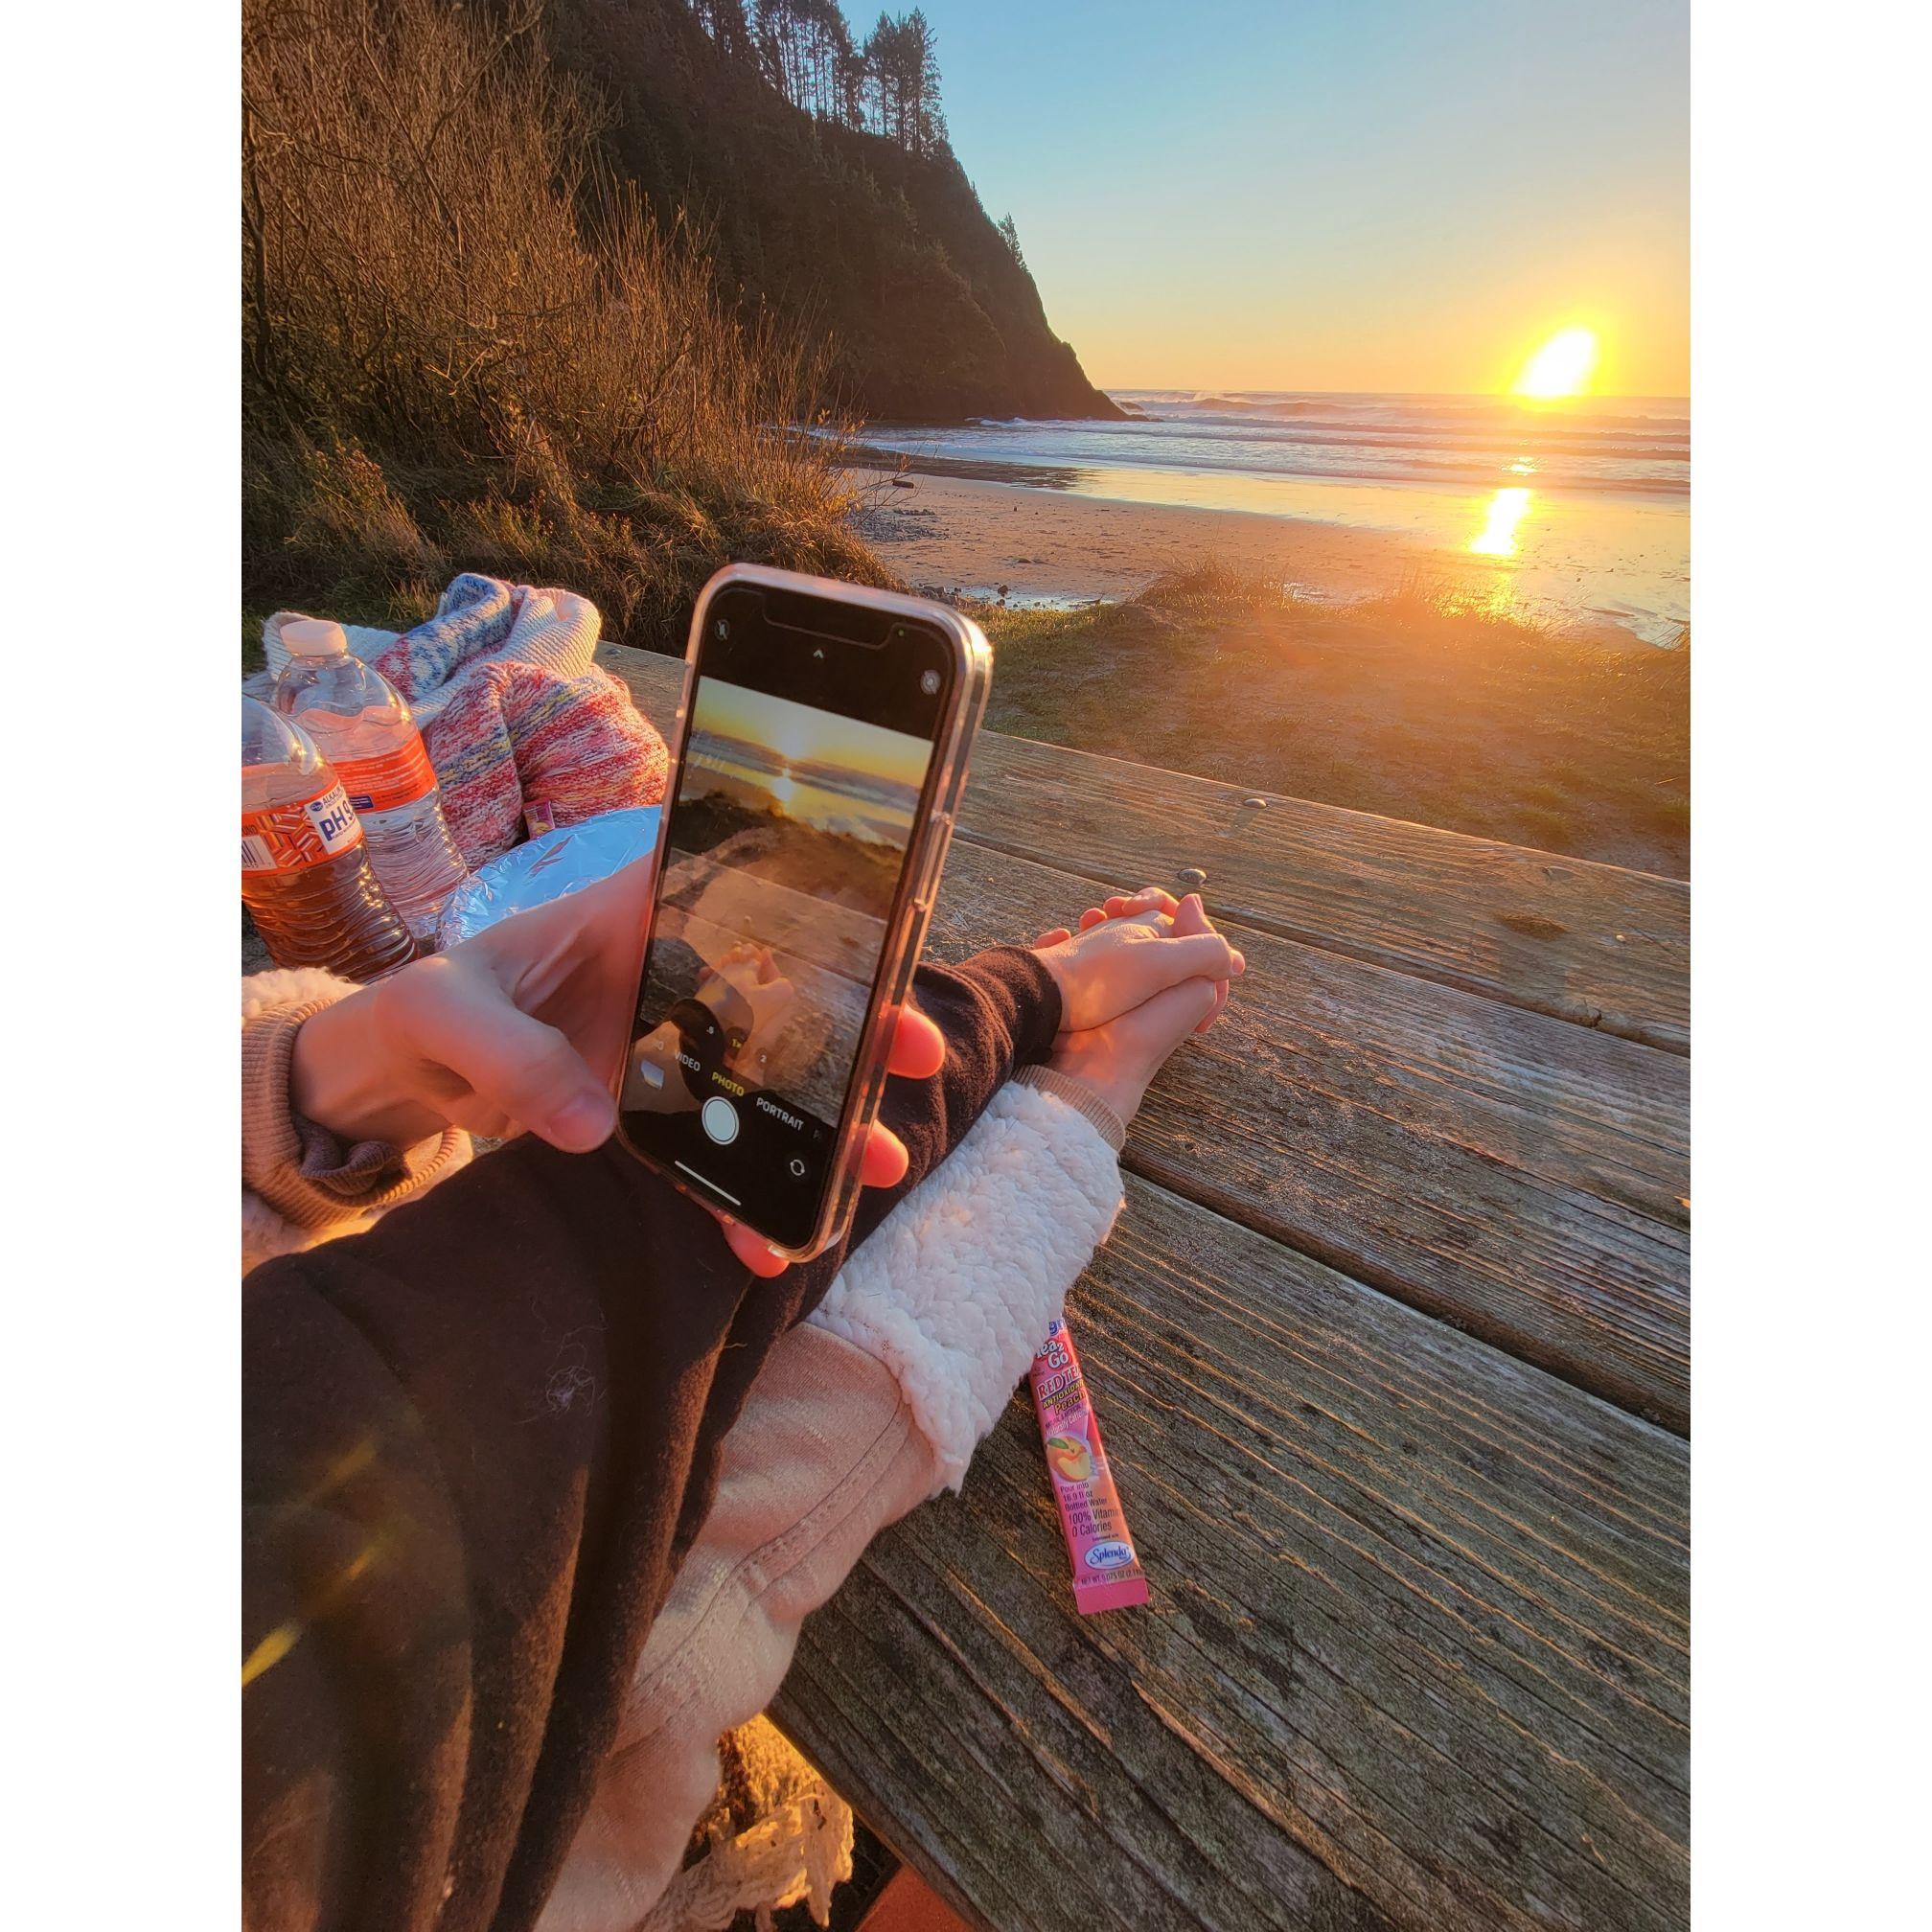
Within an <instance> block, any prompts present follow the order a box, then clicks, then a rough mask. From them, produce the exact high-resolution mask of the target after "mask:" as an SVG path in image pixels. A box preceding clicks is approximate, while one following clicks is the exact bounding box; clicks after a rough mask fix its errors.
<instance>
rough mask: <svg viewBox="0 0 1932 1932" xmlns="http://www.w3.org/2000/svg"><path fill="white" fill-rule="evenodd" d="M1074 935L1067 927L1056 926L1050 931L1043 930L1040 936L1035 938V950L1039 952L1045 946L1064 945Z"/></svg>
mask: <svg viewBox="0 0 1932 1932" xmlns="http://www.w3.org/2000/svg"><path fill="white" fill-rule="evenodd" d="M1072 936H1073V935H1072V933H1070V932H1069V931H1068V930H1067V929H1066V927H1064V926H1056V927H1054V928H1053V930H1052V931H1050V932H1043V933H1041V935H1040V936H1039V938H1037V939H1036V940H1034V942H1033V950H1034V951H1035V952H1036V953H1037V952H1038V951H1039V950H1040V949H1041V948H1042V947H1043V946H1060V945H1064V944H1065V943H1066V942H1067V941H1068V940H1069V939H1070V938H1072Z"/></svg>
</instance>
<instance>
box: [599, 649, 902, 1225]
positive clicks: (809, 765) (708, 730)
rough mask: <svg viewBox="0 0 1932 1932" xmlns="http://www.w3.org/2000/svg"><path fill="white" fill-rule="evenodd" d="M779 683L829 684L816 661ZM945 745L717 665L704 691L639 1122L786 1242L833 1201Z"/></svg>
mask: <svg viewBox="0 0 1932 1932" xmlns="http://www.w3.org/2000/svg"><path fill="white" fill-rule="evenodd" d="M719 655H724V654H722V653H721V654H719ZM872 655H873V656H874V657H875V659H876V657H877V655H878V654H877V653H874V654H872ZM793 658H794V659H795V660H796V662H797V664H798V665H800V666H802V665H805V664H810V663H811V662H812V661H813V660H812V653H811V652H810V650H809V649H802V648H801V649H800V650H798V651H795V652H794V653H793ZM727 661H728V660H727ZM818 661H819V662H820V663H821V664H822V662H823V657H822V654H821V656H820V658H819V660H818ZM865 668H867V669H872V670H875V671H878V670H883V667H881V666H878V665H876V664H874V665H871V666H867V667H865ZM921 676H922V674H920V673H918V672H917V671H914V672H913V673H912V677H913V679H914V680H915V681H914V683H913V685H912V689H913V690H915V691H916V690H917V689H918V688H919V686H918V681H917V680H918V679H919V678H921ZM923 679H924V683H925V686H926V691H925V697H926V699H927V700H928V702H923V703H920V704H919V705H918V706H917V709H918V710H919V711H929V712H930V711H931V710H933V709H935V708H936V707H934V706H932V705H931V702H930V700H931V696H932V693H933V691H934V689H935V688H936V684H937V679H936V678H934V677H933V676H932V674H931V672H930V671H929V672H926V673H924V674H923ZM770 681H776V682H791V683H793V686H794V688H803V689H805V690H808V691H809V690H812V689H814V688H815V687H814V686H813V684H812V682H811V681H810V678H809V674H806V673H804V672H803V671H802V669H799V670H794V671H793V675H792V676H791V677H790V678H772V679H771V680H770ZM832 681H833V682H834V683H839V682H846V681H849V673H848V675H847V677H845V678H839V676H838V675H837V674H836V673H835V674H834V677H833V679H832ZM894 681H896V680H895V679H892V678H883V677H882V678H876V679H874V680H868V682H870V683H871V684H872V688H874V689H875V690H877V689H878V688H879V687H880V686H881V685H882V684H883V685H889V684H891V683H892V682H894ZM826 695H831V693H830V692H828V693H827V694H826ZM873 708H879V707H878V706H877V704H876V702H875V705H874V707H873ZM905 722H908V723H911V722H914V721H913V719H911V718H907V719H906V720H905ZM929 728H930V726H929ZM931 752H932V747H931V741H930V737H929V736H920V735H914V734H913V733H912V732H910V731H905V730H898V729H893V728H890V727H889V726H887V725H884V724H875V723H872V722H870V721H869V720H867V719H864V718H861V717H853V716H848V715H844V714H843V713H841V712H840V711H838V710H832V709H827V708H825V707H823V706H822V705H817V704H813V703H810V702H806V701H801V699H800V698H799V697H797V696H783V695H780V694H779V693H777V692H774V691H770V690H760V689H753V688H751V687H749V686H748V685H747V684H742V683H737V682H733V681H731V680H730V679H728V678H719V677H713V676H710V675H708V673H707V674H706V675H704V676H703V677H701V680H700V682H699V684H698V687H697V692H696V696H695V699H694V701H693V707H692V715H691V723H690V728H689V733H688V736H687V739H686V743H685V755H684V761H683V765H682V768H681V771H680V776H679V780H678V796H677V800H676V802H675V805H674V807H673V810H672V816H671V825H670V832H669V837H668V839H667V849H666V853H665V861H664V863H665V878H664V885H663V889H662V891H661V892H660V894H659V898H658V909H657V916H656V920H655V925H654V927H653V930H652V935H651V950H650V955H649V959H648V961H647V964H646V968H645V974H644V983H643V991H642V994H641V996H640V999H639V1001H638V1012H637V1023H636V1026H635V1028H634V1029H633V1037H632V1044H631V1047H630V1052H629V1055H628V1058H627V1061H626V1065H625V1074H624V1087H623V1107H624V1110H625V1113H626V1116H627V1117H626V1123H625V1124H626V1129H627V1131H628V1132H629V1133H630V1134H631V1135H632V1138H633V1140H635V1141H636V1142H638V1144H640V1145H643V1146H645V1147H647V1148H649V1150H650V1151H652V1152H653V1153H655V1154H656V1155H658V1156H659V1158H661V1159H664V1160H667V1161H672V1162H674V1163H675V1164H676V1165H677V1166H678V1169H680V1170H681V1171H682V1172H683V1174H684V1175H685V1176H686V1177H687V1178H689V1179H691V1180H694V1181H696V1182H698V1183H699V1184H700V1191H701V1192H702V1193H703V1194H704V1195H705V1196H706V1197H707V1198H711V1199H715V1200H717V1201H719V1202H720V1204H721V1205H723V1206H724V1207H727V1209H730V1208H736V1209H738V1210H740V1211H741V1212H742V1214H743V1216H744V1218H746V1219H747V1220H748V1221H750V1222H751V1223H752V1224H753V1225H754V1226H756V1227H758V1228H759V1229H760V1230H761V1231H762V1232H765V1233H767V1234H769V1235H770V1236H772V1237H773V1238H775V1239H780V1240H784V1241H786V1242H787V1243H788V1244H789V1245H794V1246H795V1245H799V1244H802V1242H803V1241H804V1240H805V1238H806V1237H807V1235H808V1234H809V1233H810V1231H811V1228H812V1226H813V1224H814V1222H815V1220H816V1213H817V1209H818V1205H819V1199H820V1195H821V1193H822V1190H823V1186H824V1183H825V1180H826V1176H827V1173H828V1170H829V1167H830V1164H831V1161H832V1156H833V1152H834V1150H835V1148H836V1146H837V1144H838V1133H839V1118H840V1116H841V1115H842V1113H843V1111H844V1108H845V1104H846V1099H847V1090H848V1088H849V1087H850V1085H851V1084H852V1080H853V1075H854V1072H855V1064H856V1061H857V1057H858V1052H859V1045H860V1040H861V1038H862V1034H863V1031H864V1026H865V1018H866V1014H867V1011H868V1009H869V1007H870V1003H871V1000H872V995H873V988H874V982H875V980H876V978H877V977H878V973H879V968H880V963H881V960H882V957H883V955H884V953H885V938H886V932H887V930H888V925H889V921H890V918H891V913H892V908H893V904H894V901H895V898H896V896H897V893H898V889H899V880H900V874H901V871H902V869H903V866H904V862H905V858H906V853H907V849H908V845H909V844H910V841H911V838H912V831H913V827H914V824H915V823H916V822H917V816H918V813H919V810H920V801H921V797H922V794H923V790H924V786H925V781H926V774H927V768H928V765H929V763H930V762H931Z"/></svg>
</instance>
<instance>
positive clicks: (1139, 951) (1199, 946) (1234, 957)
mask: <svg viewBox="0 0 1932 1932" xmlns="http://www.w3.org/2000/svg"><path fill="white" fill-rule="evenodd" d="M1132 950H1133V953H1134V954H1135V964H1136V965H1137V966H1139V967H1141V969H1142V970H1143V971H1144V972H1145V973H1146V974H1147V975H1148V980H1147V984H1146V990H1145V991H1144V992H1143V993H1142V994H1141V996H1140V997H1141V998H1142V999H1143V1000H1144V999H1148V998H1151V997H1152V995H1154V994H1155V993H1158V992H1160V991H1161V989H1162V988H1164V987H1168V986H1173V985H1178V984H1179V983H1180V981H1182V980H1183V979H1234V978H1238V977H1240V975H1241V973H1242V972H1243V971H1244V969H1245V962H1244V961H1243V959H1242V957H1241V955H1240V954H1238V953H1237V952H1235V950H1234V949H1233V947H1231V946H1230V945H1229V943H1228V942H1227V940H1225V939H1224V938H1223V937H1222V936H1221V935H1220V933H1218V932H1189V933H1185V934H1182V933H1176V934H1175V935H1174V936H1173V937H1172V938H1170V939H1168V940H1166V941H1165V942H1164V943H1163V944H1161V945H1159V946H1136V947H1134V948H1133V949H1132Z"/></svg>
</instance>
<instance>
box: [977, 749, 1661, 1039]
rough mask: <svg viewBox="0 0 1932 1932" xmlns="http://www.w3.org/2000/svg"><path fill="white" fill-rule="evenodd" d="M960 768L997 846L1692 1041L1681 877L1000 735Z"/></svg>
mask: <svg viewBox="0 0 1932 1932" xmlns="http://www.w3.org/2000/svg"><path fill="white" fill-rule="evenodd" d="M1149 750H1150V752H1155V753H1158V751H1159V743H1158V739H1156V740H1155V741H1154V742H1152V743H1150V745H1149ZM973 778H974V783H973V786H972V789H971V790H970V791H969V793H968V794H967V798H966V804H965V809H964V811H963V812H962V814H961V816H960V825H961V829H962V830H963V831H964V832H965V833H966V834H967V835H968V836H969V837H971V838H973V839H978V840H980V841H981V842H983V843H985V844H989V845H994V846H997V847H999V848H1000V850H1002V851H1008V852H1017V853H1019V854H1021V855H1023V857H1026V858H1033V859H1041V860H1045V861H1046V862H1048V863H1050V864H1054V865H1059V866H1061V867H1063V868H1065V869H1066V870H1068V871H1073V872H1084V873H1086V874H1087V875H1088V876H1089V877H1091V878H1093V879H1095V880H1099V881H1103V882H1106V883H1109V884H1111V885H1115V886H1119V887H1125V888H1126V889H1128V890H1132V889H1133V888H1135V887H1136V886H1138V885H1149V884H1152V885H1166V886H1167V887H1169V889H1170V890H1177V891H1178V890H1184V889H1185V888H1184V887H1182V886H1178V885H1176V883H1175V882H1176V880H1177V879H1178V876H1179V874H1180V872H1181V870H1182V868H1183V867H1184V866H1198V867H1199V868H1200V869H1201V870H1203V871H1205V872H1206V873H1207V886H1206V888H1205V889H1206V893H1207V903H1208V905H1209V907H1210V908H1211V909H1212V910H1213V912H1214V913H1215V915H1216V917H1217V918H1227V919H1238V920H1240V921H1241V922H1242V923H1243V924H1244V925H1249V926H1255V927H1258V928H1260V929H1261V930H1262V931H1269V932H1276V933H1278V934H1280V935H1281V936H1282V937H1284V938H1289V939H1299V940H1302V941H1304V942H1306V943H1308V944H1311V945H1316V946H1322V947H1325V948H1327V949H1328V950H1330V951H1332V952H1342V953H1348V954H1353V955H1354V956H1355V957H1357V958H1361V959H1368V960H1372V961H1373V962H1375V963H1376V964H1378V965H1385V966H1393V967H1395V968H1397V969H1399V970H1401V971H1403V972H1409V973H1419V974H1423V975H1425V976H1427V977H1430V978H1435V979H1440V980H1442V981H1444V982H1445V983H1447V984H1449V985H1452V986H1460V987H1463V988H1465V989H1466V990H1468V991H1470V992H1474V993H1481V994H1484V995H1486V996H1487V997H1488V998H1490V999H1496V1000H1509V1001H1511V1002H1512V1003H1513V1004H1515V1005H1519V1006H1526V1007H1528V1008H1530V1010H1531V1011H1532V1012H1537V1013H1548V1014H1553V1015H1554V1016H1555V1017H1556V1018H1558V1019H1561V1020H1569V1021H1574V1022H1577V1023H1581V1024H1583V1025H1586V1026H1600V1027H1602V1028H1603V1029H1604V1030H1605V1031H1606V1032H1610V1033H1619V1034H1622V1035H1623V1036H1624V1037H1625V1038H1627V1039H1631V1040H1639V1041H1644V1042H1645V1043H1647V1044H1648V1045H1651V1046H1664V1047H1667V1048H1668V1049H1670V1050H1671V1051H1673V1052H1686V1051H1688V1050H1689V1046H1690V969H1689V960H1690V926H1691V911H1690V908H1691V895H1690V888H1689V886H1688V885H1684V884H1683V883H1682V882H1680V881H1677V880H1672V879H1662V878H1658V877H1655V876H1654V875H1652V874H1650V873H1647V872H1630V871H1625V870H1623V869H1622V867H1620V866H1615V865H1599V864H1594V863H1592V862H1588V861H1586V860H1581V859H1565V858H1561V857H1558V856H1557V855H1555V854H1553V853H1549V852H1533V851H1530V850H1529V849H1527V848H1525V847H1522V846H1516V845H1504V844H1499V843H1496V842H1494V841H1493V840H1489V839H1471V838H1467V837H1465V836H1464V835H1462V834H1461V833H1458V832H1441V831H1437V830H1435V829H1434V828H1433V827H1430V826H1425V825H1410V824H1406V823H1404V822H1403V821H1402V820H1400V819H1397V818H1381V817H1376V816H1372V815H1371V814H1368V813H1363V812H1347V811H1344V810H1342V809H1341V808H1340V807H1338V806H1333V805H1317V804H1313V803H1310V802H1309V801H1308V800H1306V799H1301V798H1286V797H1282V796H1281V795H1280V794H1278V793H1260V792H1253V791H1248V790H1244V789H1243V788H1241V787H1239V786H1233V785H1220V784H1215V783H1213V782H1211V781H1209V780H1207V779H1204V778H1190V777H1186V776H1184V775H1183V774H1181V773H1179V772H1172V771H1164V770H1154V769H1151V768H1149V767H1147V766H1143V765H1133V764H1127V763H1124V762H1123V761H1121V760H1119V759H1114V758H1099V757H1095V756H1093V755H1092V753H1090V752H1085V751H1069V750H1067V749H1065V748H1063V747H1059V746H1052V745H1040V744H1036V743H1034V742H1033V741H1032V740H1030V739H1025V738H1008V737H1004V736H1002V735H1001V734H1000V733H998V732H985V733H982V734H981V737H980V740H979V744H978V746H977V748H976V750H975V752H974V761H973ZM1249 797H1265V798H1266V799H1267V801H1268V802H1267V803H1266V805H1265V806H1259V807H1251V806H1248V805H1245V804H1244V803H1243V802H1242V801H1243V800H1244V799H1246V798H1249ZM1126 852H1132V853H1133V854H1134V855H1135V857H1136V858H1137V859H1138V860H1139V861H1141V862H1143V863H1144V864H1145V865H1146V866H1147V867H1148V868H1149V869H1148V870H1147V872H1146V874H1145V876H1144V877H1143V876H1141V875H1139V874H1137V875H1135V876H1134V877H1131V878H1122V877H1120V876H1119V867H1120V865H1121V855H1122V854H1123V853H1126Z"/></svg>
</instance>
